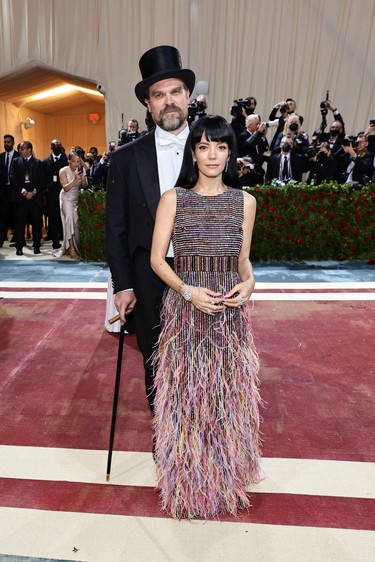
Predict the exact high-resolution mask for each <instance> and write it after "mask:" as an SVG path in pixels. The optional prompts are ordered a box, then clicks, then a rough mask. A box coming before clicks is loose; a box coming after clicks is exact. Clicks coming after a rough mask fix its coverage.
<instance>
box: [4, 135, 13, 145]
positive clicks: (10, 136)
mask: <svg viewBox="0 0 375 562" xmlns="http://www.w3.org/2000/svg"><path fill="white" fill-rule="evenodd" d="M5 139H12V142H13V143H14V136H13V135H4V140H5Z"/></svg>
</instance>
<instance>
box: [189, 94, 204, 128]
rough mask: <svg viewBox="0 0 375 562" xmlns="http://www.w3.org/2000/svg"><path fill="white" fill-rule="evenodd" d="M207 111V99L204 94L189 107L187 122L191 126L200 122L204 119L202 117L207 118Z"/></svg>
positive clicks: (192, 101)
mask: <svg viewBox="0 0 375 562" xmlns="http://www.w3.org/2000/svg"><path fill="white" fill-rule="evenodd" d="M206 109H207V97H206V96H205V95H203V94H200V95H199V96H197V97H196V98H195V99H194V100H191V102H190V103H189V105H188V118H187V121H188V123H189V125H191V124H192V123H194V122H195V121H198V119H202V117H206V115H207V113H206Z"/></svg>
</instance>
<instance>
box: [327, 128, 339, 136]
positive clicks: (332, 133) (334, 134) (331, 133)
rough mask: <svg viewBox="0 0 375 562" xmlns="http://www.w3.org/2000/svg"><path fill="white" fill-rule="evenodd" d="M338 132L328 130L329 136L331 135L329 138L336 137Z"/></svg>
mask: <svg viewBox="0 0 375 562" xmlns="http://www.w3.org/2000/svg"><path fill="white" fill-rule="evenodd" d="M339 132H340V131H338V130H337V129H330V130H329V134H330V135H331V137H337V135H338V134H339Z"/></svg>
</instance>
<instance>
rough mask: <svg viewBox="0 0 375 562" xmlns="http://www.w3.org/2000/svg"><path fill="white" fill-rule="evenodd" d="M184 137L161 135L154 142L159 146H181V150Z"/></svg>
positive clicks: (183, 144) (183, 145)
mask: <svg viewBox="0 0 375 562" xmlns="http://www.w3.org/2000/svg"><path fill="white" fill-rule="evenodd" d="M185 143H186V139H179V138H177V137H176V136H175V137H161V136H159V137H158V139H157V141H156V144H157V145H158V146H159V147H165V146H174V147H175V148H181V149H182V150H183V149H184V148H185Z"/></svg>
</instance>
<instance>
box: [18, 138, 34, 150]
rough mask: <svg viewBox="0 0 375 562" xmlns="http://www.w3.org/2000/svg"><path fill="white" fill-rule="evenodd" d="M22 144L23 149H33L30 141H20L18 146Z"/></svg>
mask: <svg viewBox="0 0 375 562" xmlns="http://www.w3.org/2000/svg"><path fill="white" fill-rule="evenodd" d="M22 144H23V146H24V148H30V149H31V150H32V149H33V145H32V144H31V142H30V141H27V140H24V141H21V142H20V144H19V146H21V145H22Z"/></svg>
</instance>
